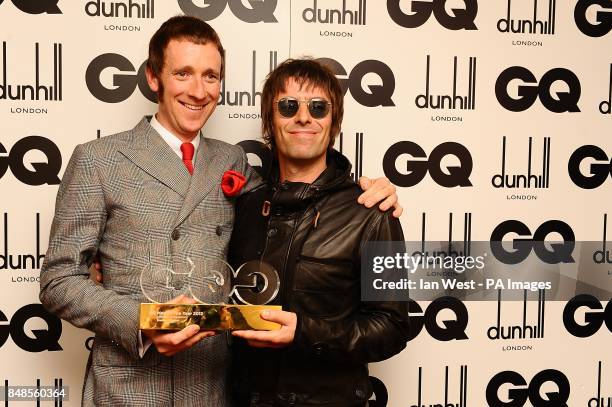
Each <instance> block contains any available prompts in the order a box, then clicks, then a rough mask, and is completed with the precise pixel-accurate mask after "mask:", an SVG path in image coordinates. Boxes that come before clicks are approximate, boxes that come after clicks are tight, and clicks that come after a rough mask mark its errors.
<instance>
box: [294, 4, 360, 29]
mask: <svg viewBox="0 0 612 407" xmlns="http://www.w3.org/2000/svg"><path fill="white" fill-rule="evenodd" d="M313 1H314V4H313V5H312V7H308V8H306V9H304V11H303V12H302V18H303V19H304V21H306V22H307V23H321V24H351V25H366V1H367V0H358V1H359V6H358V9H357V10H352V9H348V8H346V2H347V0H342V9H322V8H319V7H317V6H318V5H317V0H313ZM328 4H329V1H327V2H326V5H328Z"/></svg>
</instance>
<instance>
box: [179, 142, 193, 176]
mask: <svg viewBox="0 0 612 407" xmlns="http://www.w3.org/2000/svg"><path fill="white" fill-rule="evenodd" d="M181 153H183V163H184V164H185V167H187V171H189V173H190V174H192V175H193V161H192V160H193V144H191V143H183V144H181Z"/></svg>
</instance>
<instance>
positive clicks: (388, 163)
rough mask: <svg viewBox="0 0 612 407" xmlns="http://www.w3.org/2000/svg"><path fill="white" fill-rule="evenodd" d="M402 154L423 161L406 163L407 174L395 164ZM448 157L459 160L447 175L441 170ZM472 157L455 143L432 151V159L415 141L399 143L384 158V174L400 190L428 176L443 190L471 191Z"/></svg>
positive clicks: (448, 168) (449, 167) (443, 144)
mask: <svg viewBox="0 0 612 407" xmlns="http://www.w3.org/2000/svg"><path fill="white" fill-rule="evenodd" d="M402 154H408V155H410V156H411V157H413V158H417V159H418V158H421V159H424V160H406V171H407V173H401V172H399V171H398V170H397V167H396V161H397V159H398V158H399V157H400V156H401V155H402ZM447 155H452V156H455V157H457V158H458V159H459V165H458V166H447V167H446V169H445V170H446V171H443V170H442V168H441V165H442V160H443V159H444V157H446V156H447ZM472 168H473V162H472V156H471V155H470V152H469V150H468V149H467V148H465V147H464V146H463V145H461V144H459V143H455V142H446V143H442V144H440V145H439V146H437V147H436V148H434V149H433V150H432V151H431V154H430V155H429V158H427V154H426V153H425V151H424V150H423V149H422V148H421V146H419V145H418V144H416V143H414V142H412V141H399V142H397V143H395V144H393V145H392V146H391V147H389V149H388V150H387V152H386V153H385V156H384V158H383V171H384V172H385V176H386V177H387V178H389V180H390V181H391V182H392V183H394V184H395V185H397V186H399V187H412V186H415V185H416V184H418V183H419V182H421V181H422V180H423V178H425V175H427V172H429V174H430V175H431V178H432V179H433V180H434V181H435V182H436V183H437V184H438V185H440V186H443V187H446V188H453V187H471V186H472V183H471V182H470V179H469V178H470V174H471V173H472Z"/></svg>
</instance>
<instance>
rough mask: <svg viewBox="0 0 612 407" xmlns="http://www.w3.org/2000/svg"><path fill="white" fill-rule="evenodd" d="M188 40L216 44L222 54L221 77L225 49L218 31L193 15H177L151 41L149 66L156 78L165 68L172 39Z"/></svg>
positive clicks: (164, 24) (223, 70) (223, 69)
mask: <svg viewBox="0 0 612 407" xmlns="http://www.w3.org/2000/svg"><path fill="white" fill-rule="evenodd" d="M180 39H184V40H188V41H191V42H193V43H195V44H202V45H204V44H208V43H209V42H210V43H212V44H214V45H215V46H216V47H217V50H219V54H221V78H223V74H224V72H225V51H224V49H223V45H221V40H220V39H219V35H218V34H217V32H216V31H215V30H214V29H213V28H212V27H211V26H210V25H209V24H208V23H206V22H204V21H202V20H200V19H199V18H196V17H191V16H175V17H171V18H170V19H168V20H166V21H165V22H164V23H163V24H162V25H161V27H159V29H158V30H157V31H156V32H155V34H153V36H152V37H151V40H150V41H149V59H148V60H147V67H148V68H149V69H150V70H151V72H153V74H154V75H155V77H156V78H158V79H159V78H160V74H161V71H162V69H163V68H164V57H165V51H166V47H167V46H168V43H169V42H170V41H171V40H180Z"/></svg>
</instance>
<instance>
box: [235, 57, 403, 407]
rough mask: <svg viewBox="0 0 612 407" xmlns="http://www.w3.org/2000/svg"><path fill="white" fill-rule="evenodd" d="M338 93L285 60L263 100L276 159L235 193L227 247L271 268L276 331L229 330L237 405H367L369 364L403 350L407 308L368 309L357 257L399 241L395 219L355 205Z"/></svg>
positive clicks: (306, 66)
mask: <svg viewBox="0 0 612 407" xmlns="http://www.w3.org/2000/svg"><path fill="white" fill-rule="evenodd" d="M342 96H343V93H342V90H341V88H340V85H339V83H338V80H337V79H336V77H335V76H334V74H333V73H332V72H331V71H330V70H328V69H327V68H325V67H324V66H322V65H321V64H320V63H318V62H316V61H314V60H310V59H302V60H288V61H285V62H284V63H282V64H281V65H279V66H278V67H277V68H276V69H275V70H274V71H273V72H271V73H270V75H269V76H268V79H267V80H266V83H265V85H264V89H263V92H262V103H261V106H262V122H263V123H262V127H263V134H264V139H265V141H266V142H267V143H268V145H269V146H270V148H271V150H272V153H273V155H274V161H273V165H272V169H271V171H270V173H269V174H268V177H267V180H266V181H267V183H266V184H265V185H264V186H263V187H262V188H260V189H258V190H255V191H253V192H251V193H248V194H246V195H243V196H241V197H240V198H239V199H238V201H237V205H236V222H235V225H234V230H233V234H232V238H231V242H230V253H229V256H228V258H229V261H230V263H231V265H232V266H233V267H234V268H235V269H236V268H237V267H239V266H240V265H242V264H244V263H245V262H247V261H250V260H259V259H261V260H262V261H263V262H265V263H268V264H270V265H271V266H273V267H274V268H275V269H276V270H277V272H278V273H279V276H280V280H281V284H280V290H279V293H278V296H277V297H276V299H275V300H274V302H273V304H278V305H282V307H283V311H268V312H267V313H265V314H263V315H262V318H264V319H267V320H270V321H275V322H278V323H280V324H281V329H280V330H277V331H269V332H265V331H235V332H234V333H233V334H234V336H235V337H240V338H241V339H237V340H236V341H235V344H234V345H235V353H234V365H235V366H234V378H235V380H234V383H235V391H236V397H235V398H236V401H237V403H238V404H239V405H241V406H311V405H324V406H338V407H340V406H342V407H347V406H363V405H365V404H366V403H367V400H368V399H369V397H370V396H371V394H372V387H371V384H370V381H369V375H368V368H367V363H369V362H376V361H380V360H384V359H387V358H389V357H391V356H393V355H395V354H397V353H399V352H400V351H401V350H402V349H403V348H404V347H405V346H406V341H407V336H408V311H407V304H406V303H400V302H364V301H361V297H360V274H361V270H360V265H361V252H362V250H363V248H364V245H365V244H366V243H367V242H369V241H403V240H404V238H403V233H402V229H401V226H400V223H399V221H398V219H396V218H393V217H392V216H391V213H390V212H385V213H383V212H381V211H379V210H378V209H376V208H370V209H368V208H366V207H364V206H362V205H359V204H358V203H357V202H356V201H357V196H358V195H359V193H360V188H359V187H358V186H357V185H356V184H355V183H354V182H353V180H352V179H351V177H350V169H351V167H350V163H349V162H348V160H347V159H346V158H345V157H344V156H343V155H341V154H340V153H338V152H337V151H335V150H333V149H332V146H333V144H334V139H335V137H336V135H337V134H338V133H339V131H340V124H341V122H342V115H343V102H342Z"/></svg>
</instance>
